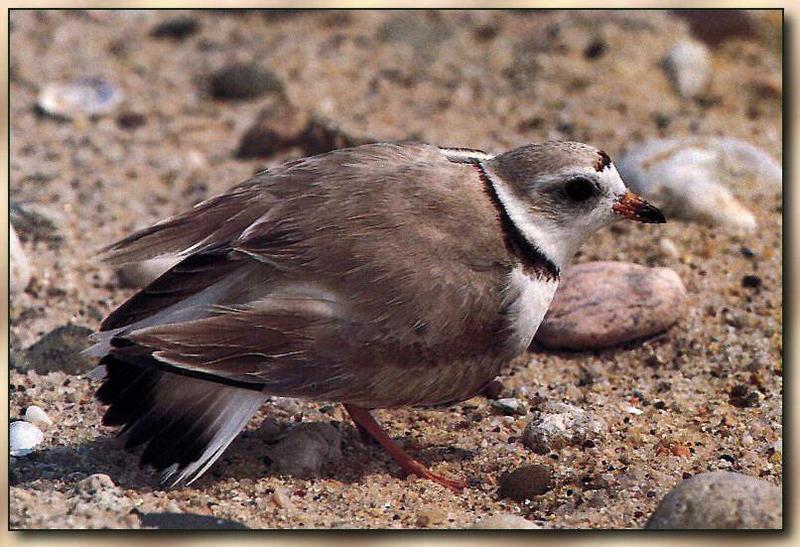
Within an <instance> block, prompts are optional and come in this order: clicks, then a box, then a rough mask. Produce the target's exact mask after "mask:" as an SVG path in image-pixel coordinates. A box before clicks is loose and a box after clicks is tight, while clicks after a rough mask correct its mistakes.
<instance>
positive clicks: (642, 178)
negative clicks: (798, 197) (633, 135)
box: [615, 137, 783, 231]
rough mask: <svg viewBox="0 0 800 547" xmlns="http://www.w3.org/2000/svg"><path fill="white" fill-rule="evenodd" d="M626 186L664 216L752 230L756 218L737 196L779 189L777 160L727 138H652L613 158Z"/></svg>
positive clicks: (751, 198)
mask: <svg viewBox="0 0 800 547" xmlns="http://www.w3.org/2000/svg"><path fill="white" fill-rule="evenodd" d="M615 164H616V166H617V169H618V170H619V173H620V175H621V176H622V179H623V180H624V181H625V182H626V184H627V185H628V187H629V188H630V189H631V190H632V191H634V192H636V193H637V194H640V195H642V196H643V197H645V198H647V199H649V200H651V201H653V202H654V204H655V205H657V206H658V207H659V208H661V210H662V211H663V212H664V214H665V215H666V216H667V220H668V221H669V219H670V218H680V219H684V220H691V221H696V222H701V223H705V224H709V225H718V226H725V227H728V228H732V229H742V230H747V231H750V230H753V229H755V227H756V219H755V216H754V215H753V213H752V212H750V211H749V210H748V209H747V208H746V207H745V206H744V205H742V203H740V201H739V199H737V197H735V196H734V193H733V191H734V190H735V192H736V195H737V196H739V198H741V199H746V200H747V202H748V203H758V202H759V201H762V200H763V199H765V198H769V197H771V196H774V195H776V194H777V195H779V194H780V193H781V183H782V179H783V170H782V168H781V165H780V163H779V162H778V161H776V160H775V159H774V158H773V157H772V156H770V155H769V154H767V153H766V152H765V151H764V150H762V149H760V148H758V147H756V146H753V145H752V144H750V143H748V142H745V141H742V140H739V139H734V138H729V137H686V138H681V139H653V140H650V141H646V142H644V143H642V144H639V145H637V146H636V147H634V148H632V149H631V150H629V151H628V152H626V153H625V154H623V155H622V156H620V157H619V158H618V160H617V161H616V162H615Z"/></svg>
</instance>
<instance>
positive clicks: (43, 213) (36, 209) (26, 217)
mask: <svg viewBox="0 0 800 547" xmlns="http://www.w3.org/2000/svg"><path fill="white" fill-rule="evenodd" d="M8 219H9V221H10V222H11V224H12V225H13V226H14V229H16V230H18V231H19V233H20V234H22V237H23V238H24V239H40V240H46V241H61V240H62V239H63V238H64V235H63V232H64V217H63V216H62V215H61V213H59V212H58V211H55V210H53V209H51V208H49V207H46V206H44V205H40V204H38V203H19V202H11V205H10V206H9V208H8Z"/></svg>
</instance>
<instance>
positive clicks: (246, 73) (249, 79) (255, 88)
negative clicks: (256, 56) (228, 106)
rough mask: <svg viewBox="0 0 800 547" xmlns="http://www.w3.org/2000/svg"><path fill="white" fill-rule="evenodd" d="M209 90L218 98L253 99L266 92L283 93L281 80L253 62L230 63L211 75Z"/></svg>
mask: <svg viewBox="0 0 800 547" xmlns="http://www.w3.org/2000/svg"><path fill="white" fill-rule="evenodd" d="M211 92H212V94H213V95H214V96H215V97H217V98H219V99H254V98H256V97H260V96H261V95H264V94H266V93H283V82H282V81H281V79H280V78H278V76H276V75H275V74H274V73H273V72H271V71H269V70H264V69H263V68H261V67H259V66H257V65H255V64H251V63H239V64H230V65H227V66H224V67H222V68H221V69H220V70H218V71H217V72H216V73H214V75H213V76H212V77H211Z"/></svg>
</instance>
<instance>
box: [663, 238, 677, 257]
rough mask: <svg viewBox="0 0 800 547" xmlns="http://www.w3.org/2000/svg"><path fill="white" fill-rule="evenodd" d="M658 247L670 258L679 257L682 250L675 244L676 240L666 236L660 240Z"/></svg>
mask: <svg viewBox="0 0 800 547" xmlns="http://www.w3.org/2000/svg"><path fill="white" fill-rule="evenodd" d="M658 248H659V249H660V250H661V253H662V254H663V255H664V256H668V257H670V258H678V257H679V256H680V254H681V252H680V251H679V250H678V246H677V245H675V242H674V241H672V240H671V239H669V238H666V237H662V238H661V239H659V240H658Z"/></svg>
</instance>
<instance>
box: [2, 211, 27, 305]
mask: <svg viewBox="0 0 800 547" xmlns="http://www.w3.org/2000/svg"><path fill="white" fill-rule="evenodd" d="M8 241H9V247H8V256H9V280H8V285H9V292H10V293H11V296H17V295H20V294H22V293H23V292H25V289H27V288H28V284H29V283H30V282H31V267H30V264H29V263H28V257H27V256H26V255H25V250H24V249H23V248H22V243H20V241H19V237H17V232H16V231H15V230H14V227H13V226H9V227H8Z"/></svg>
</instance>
